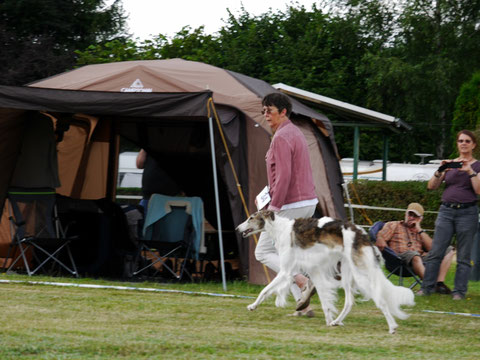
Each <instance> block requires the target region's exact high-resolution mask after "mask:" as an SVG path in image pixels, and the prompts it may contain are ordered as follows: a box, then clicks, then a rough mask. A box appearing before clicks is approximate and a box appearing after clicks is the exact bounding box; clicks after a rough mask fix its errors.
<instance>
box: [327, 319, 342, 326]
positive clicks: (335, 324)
mask: <svg viewBox="0 0 480 360" xmlns="http://www.w3.org/2000/svg"><path fill="white" fill-rule="evenodd" d="M329 326H343V322H341V321H337V320H333V321H332V322H331V323H330V324H329Z"/></svg>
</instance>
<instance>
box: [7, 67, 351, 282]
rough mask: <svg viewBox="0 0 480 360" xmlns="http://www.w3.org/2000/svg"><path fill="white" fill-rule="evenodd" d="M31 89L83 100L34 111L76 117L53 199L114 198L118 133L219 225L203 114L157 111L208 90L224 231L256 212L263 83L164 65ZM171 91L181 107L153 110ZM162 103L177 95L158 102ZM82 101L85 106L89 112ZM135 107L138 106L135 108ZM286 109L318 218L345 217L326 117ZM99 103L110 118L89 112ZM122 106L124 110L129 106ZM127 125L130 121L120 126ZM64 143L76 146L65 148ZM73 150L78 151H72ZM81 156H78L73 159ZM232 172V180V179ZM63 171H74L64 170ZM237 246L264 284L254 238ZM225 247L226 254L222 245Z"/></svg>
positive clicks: (75, 75)
mask: <svg viewBox="0 0 480 360" xmlns="http://www.w3.org/2000/svg"><path fill="white" fill-rule="evenodd" d="M30 86H31V87H36V88H52V89H64V90H82V91H65V92H63V93H62V97H63V96H67V95H63V94H71V97H75V98H77V99H81V100H82V101H83V99H85V101H86V102H85V103H82V104H83V106H80V107H76V105H74V104H73V103H72V104H70V105H71V106H70V107H69V106H67V104H62V105H61V106H60V105H59V107H55V106H51V107H50V108H49V107H48V101H53V100H55V99H50V98H49V99H45V100H43V99H41V98H40V99H35V101H36V102H37V104H40V105H43V106H45V109H46V110H51V111H56V112H61V113H66V114H76V115H74V116H71V120H70V122H71V123H78V124H79V126H78V127H74V128H72V127H71V130H69V131H68V132H66V133H65V134H66V135H65V137H66V141H65V142H64V144H65V145H64V146H63V147H64V148H62V143H61V144H60V147H59V167H60V178H61V182H62V186H61V188H60V189H59V192H61V193H63V194H66V195H69V196H73V197H78V198H98V197H101V196H113V195H114V191H115V189H114V183H115V175H116V168H115V165H116V163H115V156H116V155H117V154H118V146H117V141H118V138H117V137H116V135H121V136H122V137H123V138H125V139H127V140H129V141H131V142H133V143H134V144H136V145H138V146H140V147H143V148H145V149H147V151H148V152H149V153H152V154H155V156H156V157H157V159H158V160H160V161H161V163H162V166H163V167H164V169H165V170H167V171H168V172H169V174H170V175H171V176H172V177H173V178H174V179H175V180H176V181H177V182H178V183H179V185H180V186H181V187H182V189H183V190H184V191H185V192H186V193H187V195H188V196H201V197H202V199H203V200H204V203H205V216H206V218H207V220H208V221H209V222H210V223H211V224H212V225H213V226H214V227H217V226H218V224H217V221H216V219H215V216H214V212H215V205H214V196H213V186H212V182H213V176H212V175H211V174H212V172H211V160H210V155H209V147H208V138H209V136H208V124H207V121H206V120H205V117H203V115H205V114H203V115H202V116H201V117H198V118H195V116H193V117H189V116H188V115H185V114H182V115H181V116H179V117H175V116H170V117H169V116H168V115H167V116H161V115H160V113H161V111H160V110H159V109H162V111H163V110H165V111H167V112H168V111H172V112H175V111H176V109H177V108H180V109H184V110H185V111H187V109H188V108H190V109H191V107H190V106H189V105H188V96H187V95H186V94H185V93H193V94H198V93H199V92H200V93H202V92H205V91H207V92H211V93H212V94H213V101H214V103H215V106H216V110H217V113H218V115H219V119H220V122H221V127H222V129H223V133H224V135H225V138H226V148H228V152H227V151H226V149H225V146H224V145H223V144H222V141H221V137H220V134H219V132H218V131H216V132H215V142H216V143H217V145H216V151H217V154H216V159H217V164H218V169H219V173H220V175H221V179H222V181H220V184H219V188H220V194H221V195H220V203H221V206H220V209H221V211H222V216H221V218H222V223H223V226H222V228H223V229H225V230H226V231H232V230H233V229H234V227H235V225H237V224H238V223H240V222H241V221H243V220H244V218H245V216H246V211H247V210H246V209H245V207H246V208H247V209H248V212H250V213H251V212H253V211H255V205H254V199H255V195H256V194H257V193H259V192H260V190H261V189H262V188H263V187H264V186H265V185H266V169H265V162H264V156H265V153H266V151H267V149H268V146H269V143H270V136H271V131H270V128H269V126H268V124H266V122H265V120H264V118H263V117H262V116H261V114H260V109H261V99H262V97H263V96H264V95H266V94H267V93H270V92H273V91H276V90H275V89H274V88H273V87H271V86H270V85H269V84H267V83H265V82H263V81H261V80H258V79H254V78H251V77H248V76H245V75H242V74H238V73H235V72H232V71H227V70H224V69H220V68H217V67H214V66H210V65H207V64H203V63H199V62H192V61H185V60H181V59H171V60H150V61H130V62H120V63H110V64H99V65H89V66H84V67H81V68H79V69H76V70H73V71H70V72H66V73H63V74H59V75H56V76H53V77H51V78H48V79H44V80H41V81H38V82H36V83H33V84H30ZM17 90H18V91H20V89H17ZM22 90H27V89H22ZM37 90H38V91H40V90H39V89H37ZM92 91H93V92H92ZM90 92H92V93H90ZM104 92H113V93H104ZM176 92H181V93H182V95H181V96H185V99H186V103H185V104H183V103H181V101H179V102H176V103H174V102H172V103H170V104H168V105H166V108H165V107H163V106H162V104H161V102H159V103H157V98H159V97H160V96H161V94H157V93H176ZM120 93H125V94H120ZM139 93H141V94H139ZM167 95H168V96H174V95H175V94H164V96H167ZM15 96H16V98H17V99H18V98H22V99H25V98H26V97H29V96H30V95H29V94H17V95H15ZM125 96H130V97H128V98H127V97H125ZM8 97H9V98H11V97H10V96H8ZM4 98H5V97H2V99H4ZM87 98H88V100H87ZM97 98H98V99H97ZM127 99H128V100H127ZM55 101H60V99H56V100H55ZM89 101H91V103H90V108H89V106H88V105H87V103H88V102H89ZM136 101H138V102H142V101H144V102H142V103H141V105H138V104H137V105H136V104H134V102H136ZM292 102H293V115H292V120H293V121H294V123H295V124H296V125H297V126H299V127H300V129H301V130H302V132H303V133H304V134H305V136H306V137H307V141H308V143H309V147H310V154H311V161H312V166H313V169H314V172H315V174H314V176H315V185H316V188H317V194H318V197H319V201H320V202H319V206H318V210H319V213H320V214H321V215H328V216H333V217H341V218H344V217H345V211H344V207H343V196H342V189H341V183H342V182H343V179H342V175H341V172H340V166H339V163H338V155H337V151H336V146H335V141H334V137H333V130H332V126H331V124H330V122H329V120H328V119H327V118H326V117H325V116H324V115H322V114H319V113H317V112H315V111H313V110H312V109H310V108H308V107H307V106H305V105H303V104H302V103H300V102H298V101H296V100H292ZM100 104H101V105H103V106H106V107H109V109H110V110H109V111H105V110H100V109H98V108H96V106H97V105H99V106H100ZM108 104H110V105H108ZM130 104H131V105H132V106H129V105H130ZM0 106H1V107H3V108H12V107H13V106H9V104H8V102H7V103H6V104H5V103H4V100H2V101H0ZM25 108H26V109H29V108H28V107H25ZM151 108H156V109H157V112H155V111H153V110H150V109H151ZM102 111H103V112H102ZM0 113H1V114H2V115H1V117H0V120H1V121H2V123H3V122H4V121H10V122H11V124H12V126H13V124H16V122H12V119H13V118H12V115H11V113H12V112H11V111H9V110H7V109H2V110H1V112H0ZM180 113H182V111H180ZM127 118H128V121H126V120H125V119H127ZM69 133H70V134H69ZM19 134H20V133H19ZM18 136H20V135H18ZM68 138H74V139H77V140H79V139H80V141H70V142H69V141H68V140H69V139H68ZM69 143H70V145H69V146H68V148H67V144H69ZM73 144H75V145H73ZM73 148H76V149H77V150H76V151H73ZM13 149H14V147H12V148H11V150H10V153H11V155H10V157H9V161H10V162H12V161H15V160H14V150H13ZM79 149H82V151H78V150H79ZM2 157H3V154H2ZM229 157H230V159H229ZM232 164H233V167H234V169H235V172H236V175H237V176H238V178H235V176H234V172H233V171H232V167H231V165H232ZM71 167H73V168H74V169H76V170H72V169H70V168H71ZM92 174H93V176H91V175H92ZM237 180H238V181H237ZM239 190H241V192H242V195H243V196H244V198H245V200H246V206H243V204H242V197H241V196H239ZM237 242H238V244H236V247H237V250H238V253H239V258H240V263H241V271H242V273H244V274H247V273H248V275H249V280H250V281H251V282H254V283H264V282H265V280H266V276H265V274H264V273H263V271H262V269H261V266H260V265H259V264H258V262H257V261H256V260H255V259H254V256H253V250H254V243H253V239H250V241H248V242H247V241H245V240H242V239H240V238H238V236H237ZM226 245H227V251H228V246H229V244H226ZM230 245H231V244H230Z"/></svg>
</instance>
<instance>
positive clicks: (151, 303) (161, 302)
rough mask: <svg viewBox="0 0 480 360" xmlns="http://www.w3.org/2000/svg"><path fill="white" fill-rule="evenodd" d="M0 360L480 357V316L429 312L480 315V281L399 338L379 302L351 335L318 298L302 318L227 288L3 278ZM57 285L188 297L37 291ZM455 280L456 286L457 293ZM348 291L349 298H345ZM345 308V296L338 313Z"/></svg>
mask: <svg viewBox="0 0 480 360" xmlns="http://www.w3.org/2000/svg"><path fill="white" fill-rule="evenodd" d="M0 280H16V281H20V282H18V283H0V289H1V290H2V291H1V292H0V296H1V302H2V304H3V306H2V308H3V309H2V316H1V317H0V319H1V320H0V328H1V336H0V359H119V358H120V359H121V358H126V359H216V358H218V359H242V358H244V359H304V358H312V359H319V358H322V359H386V358H389V359H418V358H422V359H456V358H458V359H460V358H461V359H477V358H478V356H479V354H480V340H479V339H480V337H479V330H480V317H471V316H470V317H469V316H462V315H452V314H437V313H429V312H425V311H424V310H433V311H443V312H458V313H474V314H479V313H480V283H479V282H470V291H469V294H468V297H467V299H466V300H465V301H456V302H454V301H452V300H451V298H450V297H449V296H446V295H432V296H430V297H421V298H417V299H416V302H417V304H416V306H414V307H413V308H410V309H409V310H407V311H408V312H409V313H410V314H411V317H410V318H409V319H407V320H400V321H399V325H400V326H399V328H398V331H397V334H395V335H390V334H389V333H388V327H387V323H386V321H385V319H384V317H383V315H382V314H381V312H380V311H379V310H378V309H376V307H375V306H374V305H373V302H371V301H368V302H362V301H357V304H356V305H355V307H354V308H353V310H352V312H351V313H350V315H349V316H348V317H347V318H346V320H345V321H344V323H345V326H343V327H334V328H331V327H327V326H325V322H324V319H323V314H322V312H321V309H320V306H319V302H318V298H317V299H315V300H314V302H313V305H314V308H315V310H316V313H317V317H315V318H312V319H308V318H293V317H288V316H287V314H289V313H291V312H293V301H291V302H290V304H289V305H290V306H289V307H287V308H283V309H282V308H276V307H275V305H274V298H271V299H269V300H268V301H267V302H266V303H264V304H262V305H261V306H260V307H259V308H258V309H257V310H256V311H255V312H249V311H247V310H246V306H247V305H248V304H249V303H251V302H252V301H253V299H249V298H245V296H251V297H254V296H256V295H257V294H258V292H259V291H260V290H261V288H262V287H261V286H255V285H250V284H247V283H245V282H234V283H228V294H232V295H240V296H241V297H218V296H210V295H203V294H189V293H186V292H187V291H194V292H203V293H223V291H222V285H221V284H219V283H204V284H159V283H153V282H152V283H120V282H113V281H105V280H95V279H78V280H77V279H66V278H48V277H40V276H38V277H37V276H35V277H27V276H21V275H5V274H1V275H0ZM29 281H39V282H45V281H54V282H69V283H76V284H98V285H102V284H104V285H118V286H133V287H142V288H156V289H169V290H180V291H184V293H181V292H173V293H170V292H149V291H128V290H116V289H96V288H79V287H60V286H53V285H41V284H31V283H30V284H29V283H28V282H29ZM452 283H453V280H452V274H449V278H448V279H447V284H448V285H452ZM340 293H341V292H340ZM342 305H343V298H342V297H340V301H339V308H341V306H342Z"/></svg>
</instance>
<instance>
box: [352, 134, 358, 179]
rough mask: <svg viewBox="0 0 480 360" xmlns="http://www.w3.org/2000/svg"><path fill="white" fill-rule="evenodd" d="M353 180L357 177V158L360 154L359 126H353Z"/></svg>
mask: <svg viewBox="0 0 480 360" xmlns="http://www.w3.org/2000/svg"><path fill="white" fill-rule="evenodd" d="M353 130H354V131H353V180H357V178H358V160H359V156H360V128H359V127H358V126H355V127H354V128H353Z"/></svg>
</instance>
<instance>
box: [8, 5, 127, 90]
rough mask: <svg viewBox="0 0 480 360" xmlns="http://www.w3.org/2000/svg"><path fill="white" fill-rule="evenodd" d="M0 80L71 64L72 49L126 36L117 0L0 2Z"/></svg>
mask: <svg viewBox="0 0 480 360" xmlns="http://www.w3.org/2000/svg"><path fill="white" fill-rule="evenodd" d="M0 19H1V20H0V44H1V48H2V53H1V56H0V68H1V69H2V72H1V73H0V84H3V85H23V84H25V83H27V82H31V81H34V80H38V79H40V78H43V77H47V76H50V75H54V74H56V73H58V72H61V71H65V70H68V69H71V68H72V66H73V65H74V64H75V56H74V55H75V54H74V50H76V49H84V48H86V47H88V46H89V45H90V44H95V43H99V42H102V41H105V40H107V39H113V38H114V37H115V36H121V35H124V36H126V35H127V34H125V33H124V31H123V29H124V26H125V16H124V15H123V9H122V6H121V3H120V1H119V0H116V1H115V2H114V3H113V4H112V5H111V6H110V7H108V8H107V7H105V1H104V0H62V1H55V0H42V1H37V0H4V1H1V2H0Z"/></svg>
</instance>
